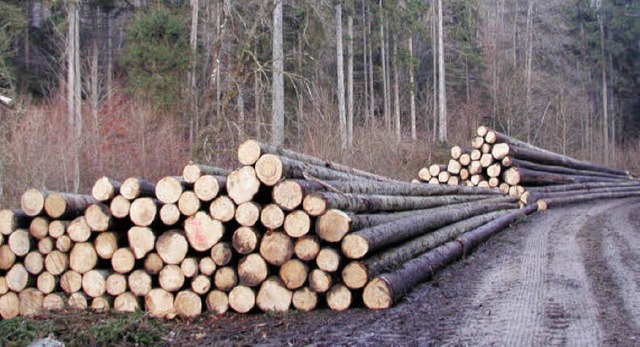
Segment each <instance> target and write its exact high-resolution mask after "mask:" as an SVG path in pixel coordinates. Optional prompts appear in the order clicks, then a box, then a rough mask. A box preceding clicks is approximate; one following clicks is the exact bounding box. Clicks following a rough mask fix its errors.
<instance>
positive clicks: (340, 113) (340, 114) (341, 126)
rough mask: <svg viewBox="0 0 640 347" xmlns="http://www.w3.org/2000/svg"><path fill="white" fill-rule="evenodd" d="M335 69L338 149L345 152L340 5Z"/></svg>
mask: <svg viewBox="0 0 640 347" xmlns="http://www.w3.org/2000/svg"><path fill="white" fill-rule="evenodd" d="M335 21H336V42H337V43H336V69H337V79H338V83H337V85H338V90H337V93H338V127H339V134H340V148H341V149H342V150H345V149H346V148H347V145H348V141H347V136H348V134H347V133H348V132H347V119H346V109H345V100H344V63H343V50H342V3H341V2H338V3H337V5H336V15H335Z"/></svg>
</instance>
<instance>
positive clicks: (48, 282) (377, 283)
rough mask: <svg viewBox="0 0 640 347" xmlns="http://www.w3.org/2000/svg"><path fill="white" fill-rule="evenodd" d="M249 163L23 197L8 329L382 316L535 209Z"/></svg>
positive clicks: (7, 220) (247, 159) (266, 152)
mask: <svg viewBox="0 0 640 347" xmlns="http://www.w3.org/2000/svg"><path fill="white" fill-rule="evenodd" d="M238 160H239V163H240V165H241V166H240V167H239V168H237V169H235V170H233V171H227V170H224V169H220V168H216V167H211V166H206V165H198V164H189V165H187V166H186V167H185V168H184V171H183V173H182V176H169V177H164V178H162V179H161V180H159V181H158V182H156V183H152V182H149V181H146V180H144V179H141V178H137V177H132V178H128V179H126V180H124V181H123V182H118V181H115V180H113V179H110V178H108V177H103V178H100V179H99V180H98V181H97V182H96V183H95V185H94V186H93V190H92V195H78V194H70V193H60V192H54V191H48V190H42V189H29V190H27V191H26V192H25V193H24V194H23V195H22V198H21V209H20V210H2V211H0V316H1V317H2V318H5V319H8V318H12V317H15V316H16V315H28V314H33V313H36V312H38V311H40V310H43V309H61V308H64V307H68V306H72V307H76V308H87V307H90V308H92V309H96V310H108V309H112V310H114V311H124V312H129V311H135V310H139V309H145V310H146V311H148V312H149V314H151V315H153V316H157V317H164V318H173V317H175V316H181V317H194V316H197V315H199V314H200V313H201V312H202V311H204V310H205V308H206V310H208V311H212V312H215V313H218V314H221V313H224V312H226V311H227V310H229V309H231V310H233V311H235V312H239V313H246V312H250V311H255V310H261V311H286V310H289V309H291V308H295V309H297V310H300V311H310V310H313V309H314V308H316V307H329V308H330V309H334V310H345V309H347V308H349V307H351V306H353V305H357V304H358V303H360V302H362V301H363V302H364V304H365V305H366V306H367V307H370V308H386V307H389V306H391V305H392V304H393V303H394V302H395V301H396V300H397V299H399V298H400V297H402V295H404V293H406V292H407V291H408V290H410V289H411V288H413V287H414V286H416V285H417V284H418V283H420V282H423V281H425V280H426V279H428V278H429V276H431V275H432V274H433V272H434V271H435V270H438V269H440V268H442V267H443V266H445V265H447V264H448V263H449V262H451V261H453V260H455V259H458V258H460V257H462V256H463V255H464V254H465V253H467V252H468V251H469V250H470V249H471V248H472V247H474V246H475V245H477V244H478V243H479V242H481V241H482V240H484V239H486V238H487V237H489V236H490V235H491V234H493V233H495V232H497V231H499V230H501V229H502V228H504V227H505V226H506V225H508V224H509V223H510V222H512V221H514V220H515V219H517V218H520V217H522V216H524V215H526V214H529V213H532V212H533V211H535V208H533V207H532V208H529V209H518V204H517V199H515V198H514V197H509V196H502V194H500V191H498V190H495V189H480V188H476V187H461V186H455V187H454V186H429V185H414V184H410V183H407V182H401V181H395V180H392V179H389V178H386V177H382V176H379V175H375V174H372V173H369V172H364V171H360V170H356V169H352V168H350V167H347V166H343V165H339V164H335V163H331V162H326V161H323V160H321V159H318V158H314V157H311V156H307V155H303V154H300V153H296V152H292V151H287V150H282V149H280V148H276V147H272V146H269V145H266V144H262V143H259V142H256V141H252V140H249V141H246V142H244V143H243V144H242V145H240V146H239V148H238ZM534 207H535V206H534ZM416 266H417V268H416ZM407 269H409V270H407Z"/></svg>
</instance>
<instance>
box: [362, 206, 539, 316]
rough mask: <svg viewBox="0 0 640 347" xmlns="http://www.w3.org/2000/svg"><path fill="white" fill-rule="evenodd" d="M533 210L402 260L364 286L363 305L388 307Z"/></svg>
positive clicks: (519, 211) (501, 218)
mask: <svg viewBox="0 0 640 347" xmlns="http://www.w3.org/2000/svg"><path fill="white" fill-rule="evenodd" d="M536 209H537V207H536V206H535V205H532V206H530V207H527V208H525V209H522V210H516V211H513V212H510V213H508V214H506V215H504V216H501V217H499V218H497V219H495V220H494V221H492V222H489V223H487V224H485V225H483V226H481V227H479V228H476V229H474V230H472V231H469V232H467V233H464V234H462V235H461V236H460V237H459V238H458V239H457V240H455V241H450V242H447V243H445V244H443V245H441V246H438V247H436V248H435V249H433V250H431V251H429V252H427V253H424V254H423V255H421V256H419V257H417V258H414V259H412V260H410V261H408V262H406V263H404V264H403V265H402V266H401V267H399V268H397V269H396V270H394V271H392V272H387V273H384V274H381V275H379V276H377V277H375V278H374V279H372V280H371V281H370V282H369V283H368V284H367V285H366V286H365V289H364V292H363V295H362V298H363V301H364V303H365V305H366V306H367V307H368V308H371V309H385V308H389V307H391V306H392V305H393V303H394V302H395V301H397V300H398V299H399V298H401V297H402V296H404V295H405V294H406V293H407V292H408V291H409V290H411V289H412V288H414V287H415V286H416V285H417V284H419V283H422V282H424V281H427V280H428V279H430V278H431V277H432V276H433V274H434V273H435V272H436V271H438V270H440V269H442V268H443V267H445V266H446V265H448V264H450V263H451V262H453V261H455V260H456V259H459V258H461V257H462V256H464V254H466V253H468V252H469V251H470V250H471V249H472V248H473V247H475V246H477V245H478V244H479V243H480V242H482V241H484V240H486V239H487V238H488V237H490V236H491V235H493V234H495V233H496V232H498V231H500V230H502V229H504V228H506V227H507V226H508V225H509V224H510V223H512V222H513V221H515V220H516V219H518V218H521V217H523V216H525V215H527V214H530V213H533V212H535V211H536Z"/></svg>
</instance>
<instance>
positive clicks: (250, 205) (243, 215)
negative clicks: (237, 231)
mask: <svg viewBox="0 0 640 347" xmlns="http://www.w3.org/2000/svg"><path fill="white" fill-rule="evenodd" d="M260 211H261V208H260V205H258V204H257V203H255V202H253V201H249V202H245V203H242V204H240V205H238V207H237V208H236V214H235V218H236V222H238V224H240V225H242V226H245V227H251V226H254V225H255V224H256V222H258V220H259V219H260Z"/></svg>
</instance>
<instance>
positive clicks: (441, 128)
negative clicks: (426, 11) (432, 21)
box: [438, 0, 447, 142]
mask: <svg viewBox="0 0 640 347" xmlns="http://www.w3.org/2000/svg"><path fill="white" fill-rule="evenodd" d="M444 70H445V68H444V38H443V33H442V0H438V109H439V114H438V116H439V117H438V119H439V124H438V140H439V141H441V142H446V141H447V95H446V89H445V75H444Z"/></svg>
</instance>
